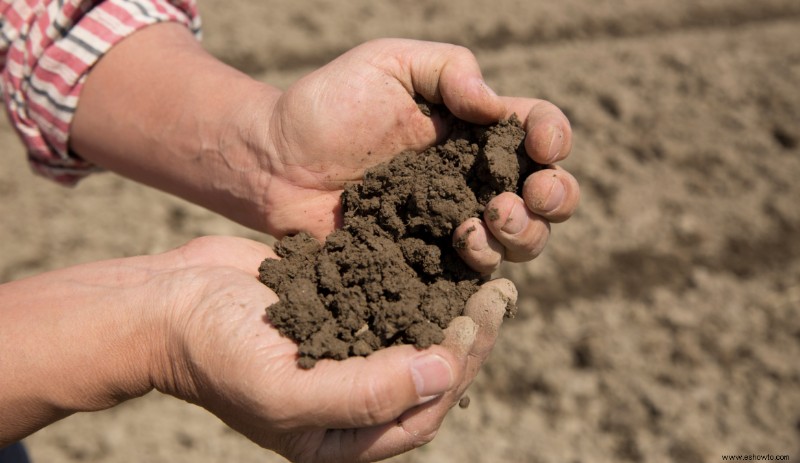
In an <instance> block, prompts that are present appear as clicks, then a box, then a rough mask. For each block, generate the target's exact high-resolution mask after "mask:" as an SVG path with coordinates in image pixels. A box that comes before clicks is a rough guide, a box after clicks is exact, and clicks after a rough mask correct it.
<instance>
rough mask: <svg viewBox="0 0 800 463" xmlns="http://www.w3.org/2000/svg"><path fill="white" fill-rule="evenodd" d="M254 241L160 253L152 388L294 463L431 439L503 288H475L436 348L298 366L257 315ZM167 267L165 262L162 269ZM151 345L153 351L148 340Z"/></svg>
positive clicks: (475, 362) (362, 455)
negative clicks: (159, 319)
mask: <svg viewBox="0 0 800 463" xmlns="http://www.w3.org/2000/svg"><path fill="white" fill-rule="evenodd" d="M271 255H273V254H272V251H271V250H270V249H269V248H268V247H267V246H264V245H261V244H259V243H255V242H252V241H248V240H244V239H239V238H226V237H207V238H201V239H198V240H194V241H192V242H190V243H189V244H188V245H186V246H183V247H182V248H179V249H177V250H175V251H171V252H169V253H166V254H163V255H161V256H158V257H157V258H158V259H159V261H160V262H161V263H162V264H161V265H163V266H165V267H172V268H173V269H174V270H173V271H171V272H167V273H165V276H166V278H163V279H160V278H159V280H161V283H160V284H156V285H155V286H156V287H159V288H161V289H162V290H163V292H161V291H159V293H158V295H159V296H161V297H160V298H159V300H163V301H165V302H166V301H170V302H171V303H170V306H171V308H170V310H168V311H164V310H163V309H161V308H157V309H156V311H157V312H158V313H166V314H167V318H166V319H165V322H166V323H165V324H164V325H163V326H164V327H165V329H163V330H156V332H159V333H164V334H165V335H166V336H165V339H166V341H167V342H166V343H165V345H166V346H167V349H165V350H164V351H161V352H159V351H158V350H155V352H156V354H155V355H154V358H158V359H160V361H157V362H154V364H153V365H154V368H153V369H152V370H151V373H150V375H149V377H150V378H152V379H154V382H155V385H156V387H157V388H158V389H159V390H161V391H163V392H167V393H170V394H173V395H175V396H177V397H179V398H181V399H184V400H187V401H189V402H193V403H196V404H198V405H201V406H203V407H205V408H207V409H208V410H209V411H211V412H212V413H214V414H216V415H217V416H218V417H219V418H221V419H222V420H223V421H225V422H226V423H227V424H228V425H230V426H231V427H232V428H234V429H236V430H237V431H239V432H241V433H242V434H244V435H245V436H247V437H248V438H250V439H251V440H253V441H254V442H256V443H257V444H259V445H261V446H263V447H266V448H269V449H273V450H275V451H277V452H279V453H281V454H282V455H284V456H286V457H287V458H289V459H290V460H291V461H298V462H306V461H308V462H311V461H313V462H359V461H376V460H380V459H384V458H388V457H390V456H393V455H397V454H399V453H402V452H405V451H408V450H410V449H412V448H415V447H419V446H420V445H423V444H425V443H427V442H429V441H430V440H431V439H433V437H434V436H435V435H436V431H437V429H438V428H439V426H440V425H441V423H442V421H443V420H444V417H445V415H446V414H447V412H448V411H449V410H450V408H452V407H453V406H454V405H455V404H456V403H457V402H458V401H459V399H460V397H461V395H462V394H463V392H464V391H465V390H466V388H467V387H468V386H469V384H470V383H471V382H472V380H473V379H474V377H475V375H476V374H477V373H478V370H479V369H480V366H481V364H482V363H483V362H484V360H486V358H487V356H488V355H489V352H490V351H491V348H492V346H493V345H494V342H495V339H496V338H497V334H498V330H499V327H500V324H501V323H502V320H503V315H504V314H505V310H506V306H507V303H508V302H512V303H513V302H515V301H516V289H515V288H514V286H513V284H511V282H510V281H508V280H494V281H491V282H488V283H486V284H484V285H483V287H482V288H481V290H479V291H478V292H477V293H475V294H474V295H473V296H472V298H470V300H469V301H468V302H467V305H466V308H465V312H464V314H465V316H462V317H458V318H456V319H455V320H454V321H453V322H452V323H451V324H450V326H449V327H448V328H447V329H446V330H445V341H444V342H443V344H442V345H439V346H436V345H434V346H431V347H430V348H428V349H425V350H418V349H416V348H415V347H413V346H410V345H404V346H394V347H390V348H387V349H382V350H379V351H376V352H374V353H373V354H371V355H370V356H369V357H366V358H364V357H353V358H350V359H347V360H344V361H334V360H322V361H319V362H317V364H316V365H315V366H314V368H313V369H311V370H303V369H300V368H299V367H298V366H297V345H296V344H295V343H294V342H292V341H291V340H290V339H288V338H285V337H282V336H281V335H280V334H279V333H278V332H277V330H276V329H275V328H274V327H272V325H270V324H269V323H266V322H265V321H267V320H266V319H265V316H264V307H266V306H268V305H270V304H272V303H274V302H275V301H277V296H276V295H275V294H274V293H273V292H272V291H271V290H270V289H269V288H267V287H266V286H264V285H262V284H261V283H259V282H258V281H257V280H256V270H255V269H257V268H258V264H259V259H260V258H261V257H263V256H271ZM168 263H169V264H168ZM156 345H159V344H156Z"/></svg>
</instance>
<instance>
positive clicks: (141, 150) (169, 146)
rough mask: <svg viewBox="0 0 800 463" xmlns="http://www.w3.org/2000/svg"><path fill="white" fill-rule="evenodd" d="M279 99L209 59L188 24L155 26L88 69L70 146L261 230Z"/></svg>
mask: <svg viewBox="0 0 800 463" xmlns="http://www.w3.org/2000/svg"><path fill="white" fill-rule="evenodd" d="M280 94H281V92H280V91H279V90H278V89H276V88H274V87H270V86H268V85H266V84H263V83H260V82H258V81H256V80H254V79H252V78H250V77H249V76H247V75H245V74H243V73H241V72H239V71H237V70H236V69H233V68H231V67H230V66H228V65H226V64H224V63H222V62H221V61H219V60H217V59H216V58H214V57H213V56H211V55H209V54H208V53H207V52H206V51H205V50H203V49H202V47H201V46H200V45H199V44H198V43H197V41H196V40H195V39H194V37H193V36H192V35H191V33H190V32H189V31H188V30H187V29H186V28H185V27H183V26H181V25H178V24H173V23H161V24H156V25H152V26H149V27H146V28H144V29H141V30H139V31H137V32H135V33H134V34H132V35H131V36H130V37H128V38H126V39H125V40H123V41H121V42H120V43H118V44H117V45H115V46H114V47H113V48H112V49H111V50H110V51H109V52H108V53H106V55H105V56H104V57H103V58H102V59H101V60H100V61H99V62H98V63H97V65H96V66H95V67H94V68H93V69H92V71H91V72H90V73H89V75H88V77H87V80H86V82H85V84H84V86H83V90H82V91H81V95H80V100H79V103H78V107H77V110H76V113H75V116H74V118H73V120H72V124H71V127H70V145H71V147H72V149H73V150H74V151H75V152H76V153H78V154H79V155H80V156H81V157H83V158H84V159H86V160H88V161H90V162H92V163H94V164H96V165H98V166H101V167H103V168H106V169H108V170H112V171H115V172H118V173H120V174H122V175H124V176H126V177H129V178H131V179H133V180H136V181H138V182H141V183H144V184H147V185H150V186H153V187H156V188H158V189H160V190H163V191H166V192H168V193H172V194H175V195H177V196H180V197H183V198H184V199H187V200H189V201H192V202H194V203H197V204H199V205H201V206H204V207H206V208H208V209H211V210H213V211H215V212H219V213H221V214H223V215H226V216H228V217H229V218H231V219H233V220H236V221H238V222H240V223H243V224H244V225H247V226H250V227H253V228H259V229H262V230H263V229H264V226H263V224H264V218H263V217H262V216H260V215H259V214H260V213H261V207H260V204H259V202H260V199H261V198H260V196H259V194H260V191H262V190H261V189H262V187H263V186H264V185H267V184H269V181H270V179H269V176H270V174H269V171H268V170H265V169H264V168H263V167H264V163H265V160H264V159H263V158H264V157H265V156H266V155H265V154H264V152H263V151H264V140H266V138H267V136H266V132H267V130H268V127H267V123H268V119H269V117H270V114H271V111H272V109H271V108H272V106H274V104H275V101H276V100H277V99H278V97H279V96H280ZM266 162H268V161H266Z"/></svg>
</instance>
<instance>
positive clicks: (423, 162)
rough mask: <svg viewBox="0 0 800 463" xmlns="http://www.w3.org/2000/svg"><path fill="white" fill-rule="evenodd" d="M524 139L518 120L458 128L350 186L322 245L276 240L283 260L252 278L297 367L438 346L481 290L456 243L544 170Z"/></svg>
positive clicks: (302, 239) (305, 239)
mask: <svg viewBox="0 0 800 463" xmlns="http://www.w3.org/2000/svg"><path fill="white" fill-rule="evenodd" d="M420 109H421V110H422V111H423V113H425V114H426V115H430V109H429V108H428V107H427V106H426V105H421V108H420ZM524 137H525V132H524V131H523V129H522V127H521V125H520V123H519V120H518V119H517V118H516V117H512V118H511V119H510V120H507V121H502V122H500V123H498V124H494V125H491V126H488V127H481V126H475V125H472V124H467V123H465V122H463V121H455V122H454V127H453V130H452V132H451V134H450V136H449V137H448V138H447V140H445V141H444V142H443V143H442V144H440V145H437V146H434V147H431V148H429V149H427V150H425V151H424V152H422V153H419V154H418V153H413V152H408V153H403V154H401V155H400V156H398V157H396V158H394V159H393V160H392V161H391V162H389V163H386V164H382V165H379V166H376V167H374V168H372V169H369V170H368V171H367V172H366V173H365V177H364V181H363V183H359V184H354V185H350V186H348V187H347V188H345V190H344V193H343V194H342V213H343V215H344V225H343V227H342V228H341V229H339V230H336V231H335V232H333V233H332V234H330V235H329V236H328V237H327V239H326V240H325V243H319V242H318V241H317V240H315V239H314V238H312V237H311V236H310V235H307V234H304V233H301V234H298V235H296V236H292V237H288V238H285V239H283V240H281V241H279V242H278V243H276V244H275V252H276V253H277V254H278V256H280V257H281V259H266V260H264V262H263V263H262V264H261V266H260V268H259V278H260V280H261V281H262V282H263V283H264V284H266V285H267V286H269V287H270V288H272V289H273V290H274V291H275V292H276V293H277V294H278V295H279V296H280V301H279V302H277V303H275V304H273V305H272V306H270V307H268V308H267V313H268V316H269V319H270V322H271V323H272V324H273V325H274V326H275V327H276V328H277V329H278V330H279V331H280V332H281V333H282V334H283V335H285V336H287V337H289V338H291V339H293V340H295V341H296V342H297V343H298V344H299V351H300V356H299V359H298V364H299V365H300V366H301V367H303V368H311V367H313V366H314V363H315V362H316V361H317V360H318V359H323V358H332V359H337V360H342V359H345V358H347V357H350V356H353V355H361V356H366V355H369V354H370V353H372V352H373V351H375V350H377V349H381V348H385V347H388V346H391V345H395V344H414V345H416V346H417V347H419V348H425V347H428V346H430V345H431V344H438V343H440V342H441V341H442V340H443V339H444V334H443V332H442V330H443V329H444V328H446V327H447V325H448V324H449V323H450V321H451V320H452V319H453V318H455V317H457V316H459V315H461V313H462V310H463V308H464V305H465V303H466V301H467V299H468V298H469V297H470V296H471V295H472V294H473V293H474V292H475V291H477V289H478V285H479V284H480V282H481V275H480V274H478V273H476V272H474V271H472V270H470V269H469V267H467V266H466V265H465V264H464V263H463V262H462V261H461V259H460V258H459V257H458V253H457V251H456V248H457V247H458V246H463V240H462V241H456V242H455V243H453V240H452V238H451V236H452V234H453V231H454V230H455V228H456V227H457V226H458V225H459V224H460V223H461V222H463V221H464V220H466V219H468V218H470V217H480V216H482V215H483V212H484V208H485V204H487V203H488V202H489V200H491V199H492V198H493V197H495V196H496V195H498V194H500V193H502V192H505V191H512V192H516V191H518V190H519V189H520V188H521V185H522V181H523V180H524V179H525V178H526V177H527V176H528V175H529V174H530V173H532V172H534V171H535V170H537V169H539V168H541V166H539V165H537V164H536V163H534V162H533V161H531V160H530V158H529V157H528V156H527V155H526V154H525V151H524V147H523V146H522V142H523V139H524ZM487 215H488V216H495V217H496V215H497V214H496V211H495V213H494V214H491V212H490V213H489V214H487ZM490 220H491V219H490Z"/></svg>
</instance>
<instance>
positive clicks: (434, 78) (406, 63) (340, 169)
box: [263, 39, 579, 274]
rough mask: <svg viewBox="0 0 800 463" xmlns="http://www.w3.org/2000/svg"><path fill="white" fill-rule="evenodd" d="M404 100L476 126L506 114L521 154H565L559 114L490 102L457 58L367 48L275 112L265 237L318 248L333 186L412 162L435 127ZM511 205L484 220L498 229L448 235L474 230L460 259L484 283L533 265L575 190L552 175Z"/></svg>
mask: <svg viewBox="0 0 800 463" xmlns="http://www.w3.org/2000/svg"><path fill="white" fill-rule="evenodd" d="M415 95H421V96H422V97H424V98H425V99H426V100H428V101H430V102H433V103H444V104H445V105H446V106H447V107H448V108H449V109H450V110H451V112H452V113H453V114H454V115H455V116H457V117H459V118H461V119H464V120H467V121H470V122H474V123H479V124H487V123H491V122H496V121H498V120H500V119H502V118H507V117H510V116H511V115H512V114H514V113H516V114H517V115H518V116H519V117H520V119H521V120H522V122H523V126H524V128H525V130H526V132H527V137H526V140H525V147H526V149H527V151H528V154H529V155H530V156H531V157H532V158H533V159H534V160H536V161H537V162H539V163H542V164H552V163H555V162H557V161H560V160H562V159H564V158H565V157H567V155H568V154H569V152H570V149H571V146H572V133H571V130H570V126H569V122H568V121H567V119H566V117H565V116H564V115H563V114H562V113H561V111H560V110H558V108H556V107H555V106H553V105H552V104H550V103H547V102H545V101H541V100H533V99H525V98H501V97H498V96H497V95H495V94H494V93H493V92H492V91H491V90H490V89H489V88H488V87H487V86H486V84H485V83H484V81H483V79H482V77H481V73H480V69H479V67H478V64H477V62H476V61H475V58H474V56H473V55H472V54H471V53H470V52H469V51H468V50H466V49H464V48H461V47H456V46H453V45H445V44H437V43H426V42H418V41H412V40H394V39H389V40H376V41H372V42H369V43H366V44H364V45H362V46H359V47H357V48H354V49H353V50H351V51H349V52H347V53H345V54H344V55H342V56H340V57H339V58H338V59H336V60H334V61H333V62H331V63H329V64H328V65H326V66H324V67H322V68H320V69H318V70H317V71H315V72H313V73H311V74H310V75H308V76H306V77H304V78H302V79H300V80H299V81H298V82H296V83H295V84H294V85H292V86H291V87H290V88H289V89H288V90H287V91H286V92H285V93H284V94H283V95H281V97H280V98H279V99H278V100H277V102H276V103H275V106H274V110H273V113H272V116H271V118H270V120H269V124H268V133H269V136H268V137H266V139H267V143H268V145H269V146H268V147H267V148H266V151H267V153H268V155H266V156H264V160H265V161H266V162H265V169H266V170H268V171H269V172H270V174H271V180H270V183H269V185H268V187H267V189H266V191H265V192H264V193H263V198H264V201H265V204H266V207H265V211H266V212H265V214H266V216H267V220H268V223H269V226H270V229H271V231H272V233H273V234H275V235H277V236H283V235H285V234H287V233H292V232H296V231H299V230H306V231H309V232H311V233H312V234H313V235H315V236H316V237H317V238H324V236H325V235H327V234H328V233H330V232H331V231H332V230H333V229H334V228H335V227H336V226H337V225H339V221H340V220H341V214H340V211H339V195H340V193H341V192H342V189H343V187H344V185H346V184H347V183H350V182H356V181H359V180H360V179H361V178H362V177H363V174H364V170H365V169H366V168H368V167H370V166H374V165H376V164H379V163H381V162H386V161H388V160H390V159H391V158H392V157H393V156H394V155H396V154H398V153H400V152H402V151H404V150H416V151H422V150H423V149H425V148H427V147H429V146H431V145H433V144H435V143H436V142H437V141H441V139H442V138H443V137H444V136H445V135H446V134H447V127H446V126H445V124H446V122H445V121H444V120H443V119H442V118H439V117H437V116H436V115H435V114H434V117H427V116H425V115H423V114H422V112H420V110H419V109H418V107H417V104H416V102H415V101H414V96H415ZM522 196H523V198H524V200H523V198H520V197H518V196H516V195H514V194H512V193H506V194H502V195H500V196H498V197H497V198H495V199H494V200H493V201H492V202H491V203H490V204H489V207H488V208H487V210H489V209H496V210H497V211H498V214H497V215H498V216H499V218H496V219H495V220H493V221H491V220H485V221H481V220H479V219H477V218H475V219H472V220H469V221H467V222H466V223H464V224H463V225H462V226H461V227H459V228H458V229H457V230H456V233H455V238H458V237H460V236H461V235H463V234H464V233H465V230H467V229H468V228H470V227H472V226H473V225H477V227H476V231H475V232H473V233H471V234H469V236H468V238H467V246H466V248H465V249H464V250H463V251H462V252H461V254H462V258H463V259H464V260H465V261H466V262H467V264H469V265H470V266H471V267H473V268H474V269H475V270H478V271H480V272H482V273H485V274H488V273H491V272H492V271H493V270H495V269H496V268H497V267H498V266H499V264H500V262H501V261H502V260H503V259H506V260H510V261H514V262H519V261H526V260H530V259H532V258H534V257H536V256H537V255H538V254H539V253H540V252H541V250H542V249H543V247H544V245H545V243H546V241H547V238H548V236H549V230H550V228H549V223H550V222H560V221H563V220H566V219H567V218H569V216H570V215H571V214H572V212H573V211H574V210H575V208H576V206H577V203H578V198H579V189H578V185H577V182H576V181H575V179H574V178H573V177H572V176H571V175H570V174H569V173H567V172H566V171H564V170H563V169H560V168H556V167H553V168H551V169H546V170H543V171H540V172H537V173H535V174H533V175H531V176H530V177H529V178H528V179H527V181H526V183H525V187H524V191H523V195H522Z"/></svg>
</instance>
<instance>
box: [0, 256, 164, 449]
mask: <svg viewBox="0 0 800 463" xmlns="http://www.w3.org/2000/svg"><path fill="white" fill-rule="evenodd" d="M143 259H152V258H131V259H124V260H117V261H107V262H99V263H93V264H87V265H82V266H77V267H71V268H68V269H64V270H59V271H55V272H50V273H46V274H42V275H39V276H36V277H32V278H28V279H25V280H20V281H16V282H11V283H7V284H4V285H2V286H0V448H2V447H3V446H5V445H6V444H9V443H11V442H14V441H16V440H19V439H21V438H23V437H25V436H26V435H28V434H30V433H32V432H34V431H36V430H38V429H40V428H42V427H44V426H46V425H48V424H50V423H52V422H54V421H57V420H59V419H61V418H64V417H66V416H68V415H70V414H72V413H74V412H78V411H92V410H100V409H105V408H109V407H111V406H113V405H116V404H117V403H119V402H122V401H124V400H127V399H129V398H132V397H136V396H139V395H142V394H144V393H146V392H147V391H149V390H150V389H151V388H152V380H151V368H152V366H153V357H154V356H155V354H154V353H155V352H158V351H159V350H160V349H159V348H158V346H159V345H160V344H163V337H162V336H160V333H161V332H160V330H159V329H158V327H159V324H158V323H156V322H154V320H152V319H150V318H149V315H146V314H148V313H154V312H153V311H149V310H146V309H147V306H148V302H147V299H148V298H147V296H146V295H147V294H148V292H147V286H148V282H149V281H151V276H152V275H151V272H149V271H148V270H147V269H146V268H147V267H145V266H144V265H143V264H144V262H145V261H144V260H143Z"/></svg>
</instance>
